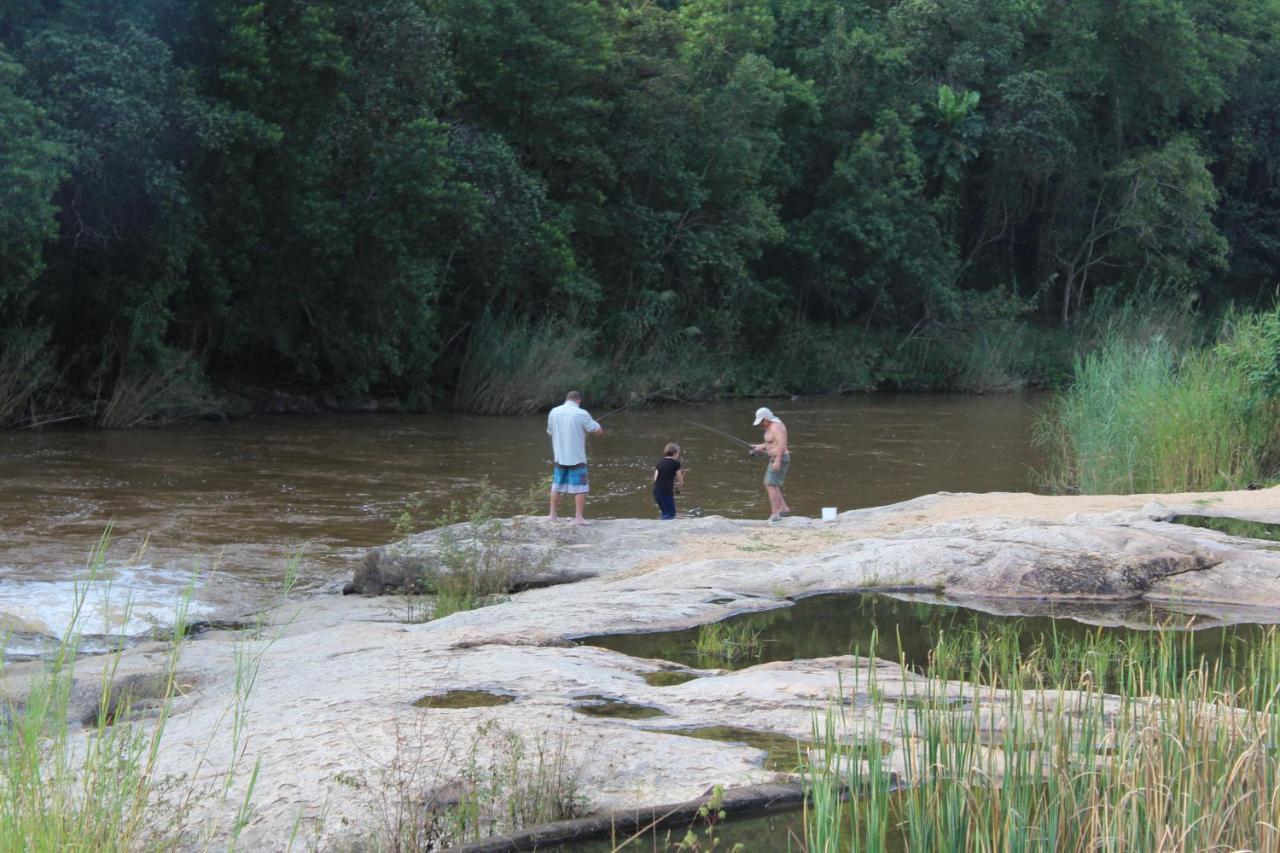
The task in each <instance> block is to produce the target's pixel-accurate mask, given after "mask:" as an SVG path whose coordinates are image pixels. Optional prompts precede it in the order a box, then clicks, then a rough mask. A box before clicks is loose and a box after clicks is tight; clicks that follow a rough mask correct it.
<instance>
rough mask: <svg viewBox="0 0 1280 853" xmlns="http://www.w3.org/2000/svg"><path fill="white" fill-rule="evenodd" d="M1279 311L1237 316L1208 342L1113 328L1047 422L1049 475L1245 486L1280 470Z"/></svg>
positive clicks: (1105, 485) (1097, 487)
mask: <svg viewBox="0 0 1280 853" xmlns="http://www.w3.org/2000/svg"><path fill="white" fill-rule="evenodd" d="M1276 325H1277V320H1276V315H1275V312H1274V311H1272V312H1269V313H1266V314H1261V315H1236V316H1234V317H1233V319H1232V320H1231V321H1230V322H1229V323H1228V324H1227V325H1226V326H1225V327H1224V331H1223V337H1222V339H1221V340H1220V341H1219V343H1218V344H1217V345H1216V346H1214V347H1211V348H1196V347H1190V348H1180V347H1177V346H1175V345H1174V344H1172V343H1171V342H1170V341H1169V340H1167V339H1165V338H1164V337H1163V336H1161V335H1159V334H1156V335H1154V336H1153V337H1151V338H1149V339H1147V340H1142V339H1135V338H1132V337H1128V336H1123V335H1119V334H1116V333H1114V332H1112V333H1111V334H1110V335H1109V336H1108V337H1106V338H1105V339H1104V340H1103V341H1102V342H1101V343H1100V344H1099V346H1098V348H1097V349H1096V350H1095V351H1093V352H1091V353H1088V354H1086V355H1084V356H1083V357H1082V358H1081V359H1080V360H1079V361H1078V363H1077V365H1076V369H1075V379H1074V382H1073V384H1072V386H1071V387H1070V388H1069V389H1068V390H1067V391H1066V392H1064V393H1063V394H1062V395H1061V396H1059V397H1058V398H1057V399H1056V400H1055V401H1054V403H1053V404H1052V406H1051V407H1050V409H1049V410H1048V411H1047V412H1046V413H1045V415H1044V416H1043V417H1042V419H1041V420H1040V422H1039V424H1038V427H1037V435H1036V440H1037V442H1038V443H1039V444H1040V445H1041V446H1042V447H1044V448H1045V449H1046V451H1048V452H1049V454H1050V467H1049V470H1048V472H1047V474H1046V479H1047V480H1048V482H1049V483H1050V484H1051V485H1054V486H1056V487H1058V488H1059V489H1064V490H1072V491H1076V490H1078V491H1080V492H1084V493H1088V494H1099V493H1103V494H1105V493H1134V492H1178V491H1189V490H1209V489H1231V488H1243V487H1244V486H1245V485H1247V484H1249V483H1254V482H1262V481H1265V480H1269V479H1271V478H1273V477H1275V476H1276V473H1277V471H1278V470H1280V428H1278V427H1277V423H1278V421H1277V416H1278V415H1280V398H1278V397H1277V396H1276V385H1275V384H1274V383H1273V382H1271V381H1270V379H1269V377H1271V376H1272V374H1273V373H1274V371H1275V364H1276V359H1277V357H1278V354H1280V349H1277V345H1280V335H1278V334H1277V333H1276V331H1275V327H1276Z"/></svg>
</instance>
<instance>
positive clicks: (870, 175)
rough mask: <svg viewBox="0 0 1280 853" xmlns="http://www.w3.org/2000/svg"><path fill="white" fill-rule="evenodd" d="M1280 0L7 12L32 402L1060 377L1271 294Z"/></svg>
mask: <svg viewBox="0 0 1280 853" xmlns="http://www.w3.org/2000/svg"><path fill="white" fill-rule="evenodd" d="M1277 34H1280V3H1277V2H1275V0H1073V2H1062V0H898V2H891V0H373V1H372V2H367V0H362V2H357V0H261V1H260V2H248V0H182V2H179V0H5V2H4V3H3V4H0V422H2V423H5V424H8V425H24V424H32V423H45V422H52V421H54V420H62V419H70V420H78V421H80V422H84V423H89V424H94V425H98V426H128V425H132V424H136V423H142V422H147V421H149V420H154V419H157V418H161V419H162V418H166V417H177V416H182V415H190V414H201V413H204V412H206V411H209V410H233V411H234V410H235V409H236V407H237V406H241V407H245V406H249V405H251V402H250V401H252V400H253V399H255V397H256V396H260V395H261V393H262V391H263V389H287V390H289V391H290V392H291V393H297V394H302V395H312V396H314V397H316V399H320V398H323V399H327V400H331V401H336V402H335V405H341V404H342V401H350V400H360V399H364V398H371V399H377V400H382V401H384V404H385V401H391V403H390V404H391V405H394V406H398V407H403V408H406V409H422V408H430V407H445V408H450V407H452V408H458V409H463V410H468V411H475V412H488V413H506V412H521V411H530V410H533V409H536V408H538V407H544V406H546V405H548V404H550V403H552V402H554V397H555V394H556V393H560V394H563V391H564V389H565V388H566V387H568V386H570V385H572V386H578V387H582V388H583V389H584V390H585V391H586V392H587V393H588V395H589V397H590V398H592V399H595V400H604V401H614V402H622V401H626V400H634V399H637V398H638V396H640V395H658V394H661V395H664V396H669V397H675V398H679V399H705V398H708V397H713V396H718V395H761V394H781V393H786V394H816V393H838V392H845V391H855V390H869V389H875V388H895V389H923V388H937V389H950V390H969V391H999V390H1008V389H1012V388H1019V387H1025V386H1027V385H1053V384H1055V383H1059V382H1062V381H1063V380H1064V378H1065V377H1067V376H1068V375H1069V374H1070V372H1071V370H1072V360H1073V359H1074V358H1075V357H1076V356H1077V354H1078V352H1079V348H1080V346H1081V341H1083V340H1086V339H1088V338H1089V336H1091V335H1094V334H1096V333H1097V329H1098V328H1100V326H1101V325H1102V324H1104V323H1105V320H1106V315H1107V313H1108V312H1109V311H1119V310H1121V309H1120V308H1118V307H1117V306H1121V305H1126V304H1132V300H1134V299H1139V300H1147V302H1148V303H1158V304H1159V306H1160V310H1161V311H1164V312H1168V311H1173V312H1175V313H1180V314H1187V315H1192V314H1194V315H1197V316H1208V315H1213V314H1215V313H1221V312H1225V311H1228V310H1229V306H1265V305H1269V304H1271V301H1272V298H1273V295H1274V294H1273V288H1274V287H1275V284H1276V281H1277V270H1278V269H1280V228H1278V227H1277V226H1278V225H1280V195H1278V193H1277V189H1278V186H1280V185H1278V183H1277V182H1278V180H1280V177H1278V176H1277V173H1276V163H1277V155H1280V44H1278V43H1277V39H1276V36H1277Z"/></svg>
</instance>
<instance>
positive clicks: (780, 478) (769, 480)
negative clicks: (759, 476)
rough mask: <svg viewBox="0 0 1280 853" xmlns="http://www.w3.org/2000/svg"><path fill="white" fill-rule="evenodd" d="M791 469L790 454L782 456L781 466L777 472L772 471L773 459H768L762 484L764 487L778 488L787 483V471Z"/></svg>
mask: <svg viewBox="0 0 1280 853" xmlns="http://www.w3.org/2000/svg"><path fill="white" fill-rule="evenodd" d="M790 467H791V454H790V453H784V454H782V464H781V465H780V466H778V470H777V471H775V470H773V458H772V457H770V459H769V464H768V466H766V467H765V469H764V484H765V485H766V486H778V487H779V488H781V486H782V484H783V483H785V482H786V481H787V469H788V468H790Z"/></svg>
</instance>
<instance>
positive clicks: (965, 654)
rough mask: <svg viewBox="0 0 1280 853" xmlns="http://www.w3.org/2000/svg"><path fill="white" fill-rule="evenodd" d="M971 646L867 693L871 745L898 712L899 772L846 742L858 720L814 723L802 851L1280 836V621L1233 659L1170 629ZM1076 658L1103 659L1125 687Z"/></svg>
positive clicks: (1080, 845)
mask: <svg viewBox="0 0 1280 853" xmlns="http://www.w3.org/2000/svg"><path fill="white" fill-rule="evenodd" d="M970 640H971V642H970V641H966V642H963V643H961V644H959V645H953V646H952V647H951V648H949V649H946V650H945V651H944V652H943V653H942V654H940V655H938V656H935V659H934V661H933V662H932V663H931V664H930V667H929V671H928V673H927V675H926V677H925V679H924V680H923V681H914V682H913V681H911V680H910V679H909V680H908V682H907V683H908V685H914V686H912V687H911V688H910V689H908V690H907V691H906V692H905V693H904V696H903V697H900V698H899V699H896V700H895V699H893V698H885V697H884V696H883V695H882V693H881V692H880V691H878V690H875V689H867V688H865V687H864V689H863V690H862V691H861V693H862V694H865V696H866V697H868V698H869V700H870V701H871V702H872V703H874V707H873V708H872V709H871V710H870V711H869V712H863V713H864V717H863V720H865V722H863V723H862V725H863V726H864V727H865V728H864V731H865V732H866V733H867V734H868V737H866V738H864V739H863V742H864V743H865V742H869V741H874V739H875V736H879V734H880V731H881V722H882V720H883V719H887V718H892V719H894V720H896V721H897V726H898V729H899V733H900V741H899V743H898V744H897V755H896V756H895V758H894V761H893V762H892V763H893V764H894V766H895V767H897V768H899V771H900V772H901V774H902V776H901V778H900V779H896V778H894V776H893V775H892V774H891V772H890V770H889V768H888V767H887V766H886V763H885V762H884V761H882V760H878V758H879V757H875V758H872V759H871V760H868V761H866V762H860V761H859V760H858V758H859V757H863V756H865V752H863V751H862V750H863V749H864V748H863V747H861V746H860V747H859V750H858V751H857V752H855V751H854V750H853V749H852V748H849V747H847V746H845V744H846V743H847V742H848V740H847V729H849V728H856V727H857V726H858V724H856V723H850V722H847V721H846V718H845V717H844V715H843V713H842V712H841V711H840V710H838V709H833V710H832V711H830V712H829V713H828V714H827V716H826V718H825V719H823V720H819V721H817V722H815V733H816V734H817V735H818V736H819V737H820V738H822V739H823V740H825V746H826V749H825V750H824V751H823V752H824V753H825V756H824V757H823V758H821V759H820V760H818V761H815V762H813V763H811V764H810V766H809V768H808V776H807V780H808V784H809V785H810V788H811V790H812V792H813V797H812V801H811V806H810V808H809V809H808V811H807V814H806V848H807V849H808V850H809V851H823V853H834V851H840V850H867V851H878V850H885V849H890V848H892V849H896V848H897V847H898V846H905V847H906V848H907V849H910V850H948V851H989V850H991V851H994V850H1044V851H1050V850H1052V851H1058V850H1069V851H1086V850H1088V851H1117V853H1119V851H1126V850H1242V849H1252V850H1274V849H1278V848H1280V829H1278V828H1277V816H1280V787H1278V783H1280V726H1277V725H1276V716H1275V715H1276V713H1277V712H1278V711H1280V707H1277V696H1278V691H1280V633H1278V632H1277V630H1276V629H1270V630H1268V631H1267V632H1265V634H1264V635H1263V636H1262V639H1261V640H1260V641H1257V642H1255V643H1254V644H1253V645H1251V646H1249V647H1248V648H1247V649H1242V650H1240V653H1239V655H1238V656H1233V657H1232V658H1230V660H1228V659H1226V658H1224V657H1221V656H1219V657H1216V658H1215V657H1206V656H1204V655H1202V654H1201V650H1198V649H1197V648H1196V645H1195V643H1194V641H1190V640H1188V639H1187V638H1186V636H1185V635H1181V634H1179V633H1177V632H1161V633H1158V634H1154V635H1153V636H1152V637H1151V638H1148V639H1144V640H1141V641H1138V642H1136V643H1135V644H1133V645H1127V641H1117V640H1112V639H1105V638H1103V637H1095V638H1094V639H1092V640H1085V641H1083V642H1082V643H1081V644H1079V645H1071V646H1063V647H1057V648H1049V649H1047V650H1046V651H1045V653H1044V654H1042V655H1040V656H1039V657H1038V658H1037V659H1036V660H1035V661H1034V662H1032V663H1030V664H1029V663H1028V662H1027V661H1026V660H1021V659H1018V658H1017V657H1016V656H1014V657H1009V656H1005V655H1003V654H1000V653H996V654H994V655H993V654H989V649H990V648H991V647H992V646H993V645H1003V646H1004V647H1016V643H1013V642H1011V641H1010V640H1011V638H1009V637H1001V636H988V637H979V638H970ZM1117 644H1119V645H1118V646H1117ZM1081 660H1084V661H1089V660H1105V661H1108V664H1107V668H1108V671H1110V672H1111V675H1110V676H1109V683H1110V685H1111V686H1112V687H1113V689H1114V692H1111V693H1109V692H1107V691H1105V690H1104V689H1103V688H1102V686H1101V683H1102V681H1103V679H1095V678H1094V677H1093V673H1092V670H1091V669H1090V668H1089V666H1088V665H1087V664H1083V665H1082V663H1081ZM903 674H904V676H905V675H907V673H906V671H905V668H904V671H903ZM873 677H874V664H870V665H868V667H867V676H866V678H873ZM957 679H958V684H957ZM870 686H871V685H868V687H870ZM854 693H855V697H854V698H855V700H856V701H857V702H858V703H859V704H861V703H862V701H863V697H862V695H858V694H859V691H858V689H857V685H856V684H855V686H854ZM895 783H898V784H895ZM845 784H848V785H849V786H850V787H852V789H853V794H854V799H853V800H852V801H851V803H850V805H847V806H842V805H841V804H840V802H839V798H838V797H837V796H834V795H833V792H835V791H838V790H839V789H840V788H841V786H842V785H845Z"/></svg>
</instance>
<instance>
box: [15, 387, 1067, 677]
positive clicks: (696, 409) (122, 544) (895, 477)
mask: <svg viewBox="0 0 1280 853" xmlns="http://www.w3.org/2000/svg"><path fill="white" fill-rule="evenodd" d="M1045 402H1047V398H1046V397H1045V396H1042V395H1034V394H1025V395H1008V396H965V395H949V394H910V395H890V394H876V395H866V396H857V397H844V398H826V399H816V400H795V401H777V402H776V404H773V408H774V410H775V412H776V413H777V414H778V416H779V417H780V418H782V419H783V420H784V421H785V422H786V424H787V426H788V428H789V430H790V432H791V443H792V447H793V458H792V464H791V472H790V475H789V477H788V480H787V489H786V493H787V498H788V501H789V502H790V504H791V506H792V508H793V510H794V511H795V512H796V513H797V514H802V515H817V514H818V513H819V511H820V508H821V507H823V506H836V507H838V508H839V509H840V510H846V509H853V508H857V507H864V506H874V505H880V504H886V503H892V502H894V501H899V500H904V499H907V498H911V497H915V496H917V495H921V494H927V493H930V492H936V491H1016V490H1027V489H1030V488H1033V486H1034V478H1033V474H1032V472H1033V471H1034V469H1035V468H1036V467H1037V466H1038V465H1039V464H1040V460H1039V459H1038V457H1037V455H1036V453H1035V451H1034V450H1033V448H1032V447H1031V443H1030V432H1031V425H1032V422H1033V419H1034V412H1035V410H1036V408H1037V407H1038V406H1042V405H1043V404H1044V403H1045ZM756 405H757V403H756V402H755V401H742V402H728V403H715V404H708V405H704V406H669V407H655V408H644V409H631V410H626V411H622V412H619V413H618V414H616V415H614V416H611V417H609V418H608V419H607V420H605V421H604V426H605V428H606V435H605V436H604V437H602V438H599V439H593V440H592V442H591V448H590V452H591V462H592V467H591V488H592V493H591V497H590V499H589V503H588V510H587V513H588V516H589V517H591V516H594V517H618V516H654V517H656V514H657V511H656V507H655V506H654V505H653V501H652V497H651V496H650V492H649V487H650V483H651V480H652V470H653V463H654V462H655V461H656V460H657V459H658V458H659V457H660V456H661V453H662V447H663V445H664V444H665V443H666V442H668V441H676V442H679V443H680V444H681V445H682V446H683V447H684V450H685V464H686V467H687V469H688V471H687V475H686V477H687V479H686V489H685V494H684V495H682V496H681V497H680V498H679V499H678V503H679V505H680V509H681V510H682V511H691V512H695V513H700V514H706V515H710V514H720V515H726V516H730V517H761V518H763V517H765V516H766V515H767V514H768V502H767V500H766V498H765V494H764V490H763V488H762V487H761V486H760V479H761V476H762V474H763V469H764V462H763V461H762V460H759V459H751V458H749V457H748V456H747V454H746V452H745V451H744V450H743V449H742V448H741V447H740V446H738V445H735V444H733V443H732V442H730V441H728V440H726V439H725V438H723V437H722V436H719V435H716V434H715V433H713V432H710V431H708V430H705V429H702V428H700V427H697V426H694V425H693V424H692V423H690V421H697V422H699V423H702V424H706V425H709V426H713V427H716V428H719V429H722V430H725V431H727V432H730V433H732V434H734V435H737V436H739V437H741V438H743V439H746V440H753V441H755V440H758V436H759V431H758V429H755V428H753V427H752V426H751V421H752V413H753V412H754V410H755V407H756ZM594 414H595V415H596V416H600V415H602V414H604V413H603V412H601V411H598V410H597V411H595V412H594ZM549 469H550V447H549V442H548V440H547V436H546V433H545V417H543V416H534V417H506V418H487V417H475V416H468V415H458V414H429V415H386V414H381V415H326V416H316V417H305V416H296V417H275V418H257V419H250V420H243V421H234V422H229V423H193V424H183V425H178V426H171V427H167V428H164V429H155V430H150V429H142V430H128V431H88V430H57V429H50V430H45V431H40V432H7V433H3V434H0V476H3V479H4V488H5V499H4V501H3V504H2V509H0V531H2V532H3V537H0V631H2V630H7V631H9V632H11V637H10V640H9V644H8V647H7V651H8V654H9V656H11V657H21V656H25V655H26V654H30V653H33V650H34V649H35V648H38V647H43V646H46V645H47V638H48V637H50V636H54V635H59V634H60V633H61V632H62V631H64V630H65V629H66V626H67V624H68V622H69V621H70V619H71V614H72V612H73V603H74V601H75V598H76V592H77V590H79V589H84V588H86V587H85V586H84V583H83V582H84V580H85V579H86V578H87V576H88V575H87V573H86V569H85V566H86V560H87V558H88V556H89V555H90V554H91V552H92V551H93V549H94V546H95V543H96V542H97V541H98V539H99V537H100V536H101V535H102V533H103V531H104V530H105V529H106V528H107V526H108V525H109V524H110V525H112V538H111V543H110V545H109V547H108V560H107V562H106V566H107V571H106V572H103V573H100V574H99V575H95V577H98V579H99V581H101V579H102V578H103V577H105V578H106V579H107V580H109V581H110V583H109V584H104V583H102V582H98V583H95V584H93V585H92V587H91V590H90V592H89V594H88V598H87V600H86V605H85V614H86V615H85V616H84V617H83V622H84V624H83V630H84V631H85V632H86V633H88V634H93V635H98V634H101V635H112V636H140V635H143V634H145V633H146V632H147V631H148V630H151V629H153V628H154V627H155V626H163V625H165V624H167V623H168V622H170V621H171V620H172V616H173V613H174V611H175V608H176V607H177V603H178V602H179V601H180V600H181V599H182V597H183V596H184V595H186V594H187V593H186V591H187V590H188V589H190V590H191V592H190V598H191V605H190V606H191V614H192V617H193V618H231V617H234V616H238V615H242V614H243V613H245V612H246V611H249V610H252V609H253V608H254V607H255V606H257V604H258V603H260V602H261V601H262V600H264V598H265V596H266V595H267V594H268V591H269V590H270V589H272V588H274V587H276V586H278V584H279V583H280V581H281V579H282V578H283V576H284V573H285V567H286V565H287V564H288V562H289V560H290V558H291V556H292V555H294V554H296V553H298V552H299V550H300V551H301V554H302V557H301V566H300V568H301V579H302V580H301V587H300V588H301V589H303V590H308V591H312V592H326V591H333V590H335V589H337V588H339V587H340V586H341V583H342V582H343V580H345V579H346V578H347V577H349V575H350V571H351V565H352V561H353V560H354V559H356V558H357V557H358V555H359V554H360V553H361V551H362V550H363V549H364V548H367V547H369V546H372V545H378V544H381V543H383V542H386V541H387V540H388V539H390V538H391V537H392V535H393V530H394V519H395V517H396V516H397V515H398V514H399V513H400V512H401V510H402V509H403V507H404V505H405V501H406V498H407V497H408V496H410V495H413V494H417V495H420V496H421V498H422V500H423V501H424V503H425V506H426V508H427V512H428V514H431V513H433V512H436V511H440V510H443V509H444V508H445V507H447V506H448V504H449V503H450V501H453V500H457V499H459V498H464V497H466V496H467V495H468V494H470V493H472V492H474V490H475V487H476V484H477V483H478V482H479V481H480V480H481V479H482V478H488V479H489V480H490V482H492V483H493V484H494V485H495V486H498V487H502V488H506V489H516V490H527V489H529V488H531V487H535V486H537V485H538V484H540V483H541V482H544V481H545V480H546V478H547V477H548V475H549ZM569 509H570V507H569V504H568V502H567V500H566V502H565V504H564V506H563V510H564V511H566V512H567V511H569ZM675 524H676V525H678V524H679V522H678V521H677V522H675ZM676 529H678V528H676ZM126 602H127V603H128V607H125V604H126Z"/></svg>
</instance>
